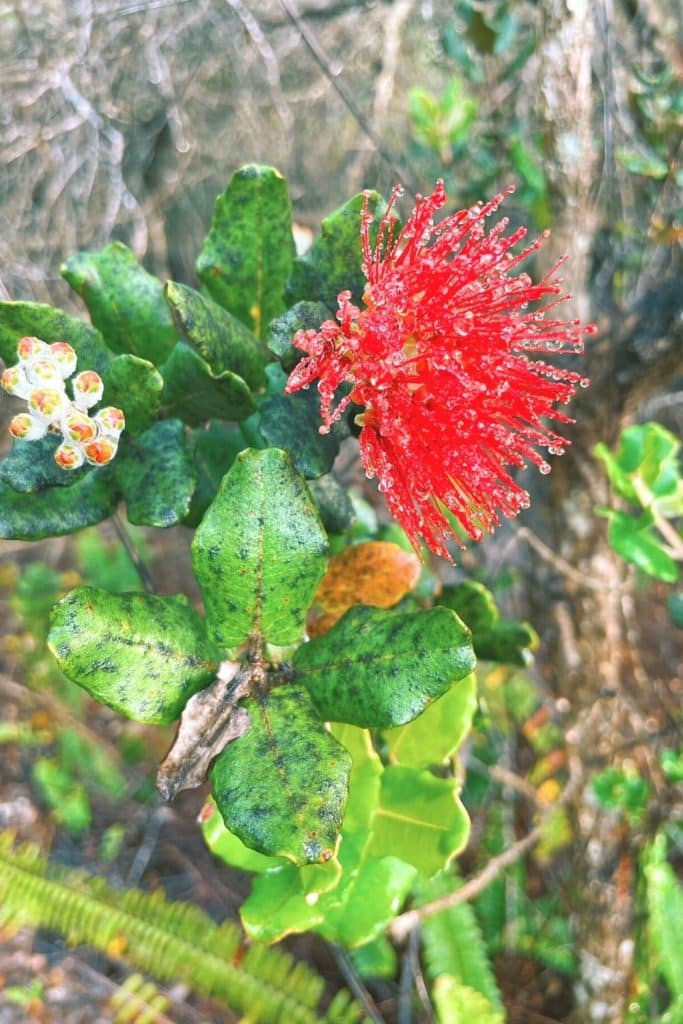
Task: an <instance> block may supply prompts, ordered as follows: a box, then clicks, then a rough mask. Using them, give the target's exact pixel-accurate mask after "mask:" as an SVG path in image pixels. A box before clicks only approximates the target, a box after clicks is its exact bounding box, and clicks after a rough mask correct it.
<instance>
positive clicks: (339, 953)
mask: <svg viewBox="0 0 683 1024" xmlns="http://www.w3.org/2000/svg"><path fill="white" fill-rule="evenodd" d="M328 945H329V947H330V950H331V952H332V956H333V957H334V959H335V962H336V964H337V967H338V968H339V970H340V972H341V974H342V975H343V977H344V981H345V982H346V984H347V985H348V986H349V988H350V989H351V991H352V992H353V994H354V996H355V997H356V999H357V1000H358V1001H359V1002H360V1003H362V1005H363V1009H364V1010H365V1012H366V1014H367V1015H368V1017H369V1018H370V1020H371V1021H372V1022H373V1024H386V1021H385V1019H384V1017H383V1016H382V1015H381V1013H380V1012H379V1010H378V1009H377V1007H376V1006H375V1004H374V1001H373V999H372V996H371V995H370V993H369V992H368V990H367V989H366V987H365V985H364V984H363V982H362V981H361V979H360V977H359V975H358V971H357V970H356V968H355V967H354V966H353V963H352V961H351V960H350V958H349V956H348V954H347V953H346V952H345V951H344V950H343V949H342V948H341V947H340V946H335V944H334V943H333V942H330V943H328Z"/></svg>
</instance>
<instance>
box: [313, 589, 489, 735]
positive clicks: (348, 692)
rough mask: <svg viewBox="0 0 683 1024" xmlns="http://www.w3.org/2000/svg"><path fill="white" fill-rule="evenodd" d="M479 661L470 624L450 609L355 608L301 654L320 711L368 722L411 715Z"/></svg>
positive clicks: (383, 723)
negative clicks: (408, 610)
mask: <svg viewBox="0 0 683 1024" xmlns="http://www.w3.org/2000/svg"><path fill="white" fill-rule="evenodd" d="M473 668H474V652H473V650H472V644H471V640H470V633H469V630H468V629H467V628H466V627H465V626H463V624H462V623H461V622H460V621H459V619H458V618H456V616H455V615H454V614H453V613H452V612H450V611H448V610H447V609H446V608H433V609H430V610H429V611H424V612H415V613H408V614H402V613H400V612H392V611H380V610H379V609H368V608H352V609H351V610H350V611H348V612H347V613H346V615H344V617H343V618H342V619H341V620H340V621H339V622H338V623H337V625H336V626H334V627H333V628H332V629H331V630H330V632H329V633H326V634H325V635H324V636H322V637H318V638H316V639H314V640H311V641H310V642H309V643H307V644H304V645H303V646H302V647H300V648H299V649H298V651H297V652H296V654H295V656H294V669H295V673H296V675H297V678H298V679H300V680H301V682H302V683H303V684H304V686H306V688H307V689H308V691H309V693H310V694H311V696H312V698H313V702H314V704H315V705H316V707H317V708H318V711H319V712H320V715H321V717H322V718H324V719H325V720H327V721H333V722H349V723H351V724H353V725H360V726H361V727H363V728H386V727H388V726H391V725H402V724H403V723H404V722H409V721H410V720H411V719H413V718H415V717H416V716H417V715H419V714H420V713H421V712H422V711H424V709H425V708H426V707H427V706H428V705H429V704H431V702H432V701H433V700H436V698H437V697H440V696H441V695H442V694H443V693H445V692H446V691H447V690H448V689H449V687H450V686H451V684H452V683H455V682H457V681H458V680H459V679H462V678H463V677H464V676H466V675H467V674H468V673H469V672H471V671H472V669H473Z"/></svg>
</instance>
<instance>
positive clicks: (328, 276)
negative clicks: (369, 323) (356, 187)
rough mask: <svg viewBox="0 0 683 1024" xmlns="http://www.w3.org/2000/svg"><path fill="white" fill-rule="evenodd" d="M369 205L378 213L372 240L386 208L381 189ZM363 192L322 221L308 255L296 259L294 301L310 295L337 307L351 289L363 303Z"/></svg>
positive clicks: (290, 285)
mask: <svg viewBox="0 0 683 1024" xmlns="http://www.w3.org/2000/svg"><path fill="white" fill-rule="evenodd" d="M368 209H369V210H370V212H371V213H373V214H374V215H375V218H376V220H375V223H374V225H373V226H372V227H371V229H370V237H371V242H372V243H373V244H374V242H375V240H376V238H377V219H379V218H381V217H382V215H383V213H384V211H385V210H386V203H385V202H384V200H383V199H382V197H381V196H380V195H379V194H378V193H377V192H371V193H370V198H369V205H368ZM362 210H363V195H362V194H359V195H356V196H353V198H352V199H349V200H348V201H347V202H346V203H344V205H343V206H340V207H339V208H338V209H337V210H335V211H334V212H333V213H331V214H330V215H329V216H328V217H326V218H325V219H324V220H323V222H322V231H321V234H320V237H319V238H317V239H316V241H315V242H314V243H313V245H312V246H311V248H310V249H309V251H308V252H307V253H306V255H305V256H299V257H297V258H296V259H295V260H294V266H293V268H292V276H291V278H290V280H289V283H288V285H287V295H288V298H289V300H290V303H291V304H293V303H295V302H298V301H300V300H301V299H309V300H313V301H317V302H322V303H324V305H326V306H327V308H328V310H336V309H337V296H338V295H339V293H340V292H342V291H346V290H347V289H348V291H350V292H351V296H352V299H353V301H354V302H355V303H356V304H357V305H360V303H361V301H362V298H363V292H364V290H365V284H366V281H365V275H364V274H363V269H362V264H363V253H362V249H361V240H360V227H361V213H362Z"/></svg>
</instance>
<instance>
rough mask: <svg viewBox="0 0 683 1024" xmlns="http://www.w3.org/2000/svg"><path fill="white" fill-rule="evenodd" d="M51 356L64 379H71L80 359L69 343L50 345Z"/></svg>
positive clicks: (57, 342)
mask: <svg viewBox="0 0 683 1024" xmlns="http://www.w3.org/2000/svg"><path fill="white" fill-rule="evenodd" d="M50 355H51V357H52V359H53V360H54V362H55V363H56V365H57V366H58V367H59V372H60V373H61V375H62V378H63V379H64V380H66V378H67V377H70V376H71V374H72V373H73V372H74V370H75V369H76V364H77V363H78V357H77V355H76V353H75V351H74V350H73V348H72V347H71V345H70V344H69V343H68V341H55V342H53V343H52V345H50Z"/></svg>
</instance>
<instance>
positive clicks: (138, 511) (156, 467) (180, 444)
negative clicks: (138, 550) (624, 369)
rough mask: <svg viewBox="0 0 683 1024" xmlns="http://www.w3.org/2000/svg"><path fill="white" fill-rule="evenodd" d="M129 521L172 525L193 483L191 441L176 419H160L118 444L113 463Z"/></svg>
mask: <svg viewBox="0 0 683 1024" xmlns="http://www.w3.org/2000/svg"><path fill="white" fill-rule="evenodd" d="M113 465H114V468H115V471H116V479H117V481H118V483H119V486H120V488H121V491H122V493H123V496H124V498H125V501H126V509H127V513H128V518H129V519H130V521H131V523H136V524H138V525H146V526H174V525H175V524H176V523H179V522H181V521H182V520H183V519H184V518H185V516H186V515H187V514H188V512H189V510H190V502H191V500H192V495H193V494H194V489H195V487H196V485H197V476H196V474H197V470H196V468H195V465H194V460H193V456H192V444H191V440H190V438H189V437H188V434H187V432H186V430H185V427H184V426H183V424H182V423H181V422H180V421H179V420H162V421H158V422H157V423H155V424H154V426H152V427H150V428H149V430H146V431H145V433H144V434H141V435H140V436H139V437H136V438H128V440H127V443H125V444H124V443H122V444H121V448H120V450H119V454H118V455H117V457H116V459H115V461H114V463H113Z"/></svg>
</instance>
